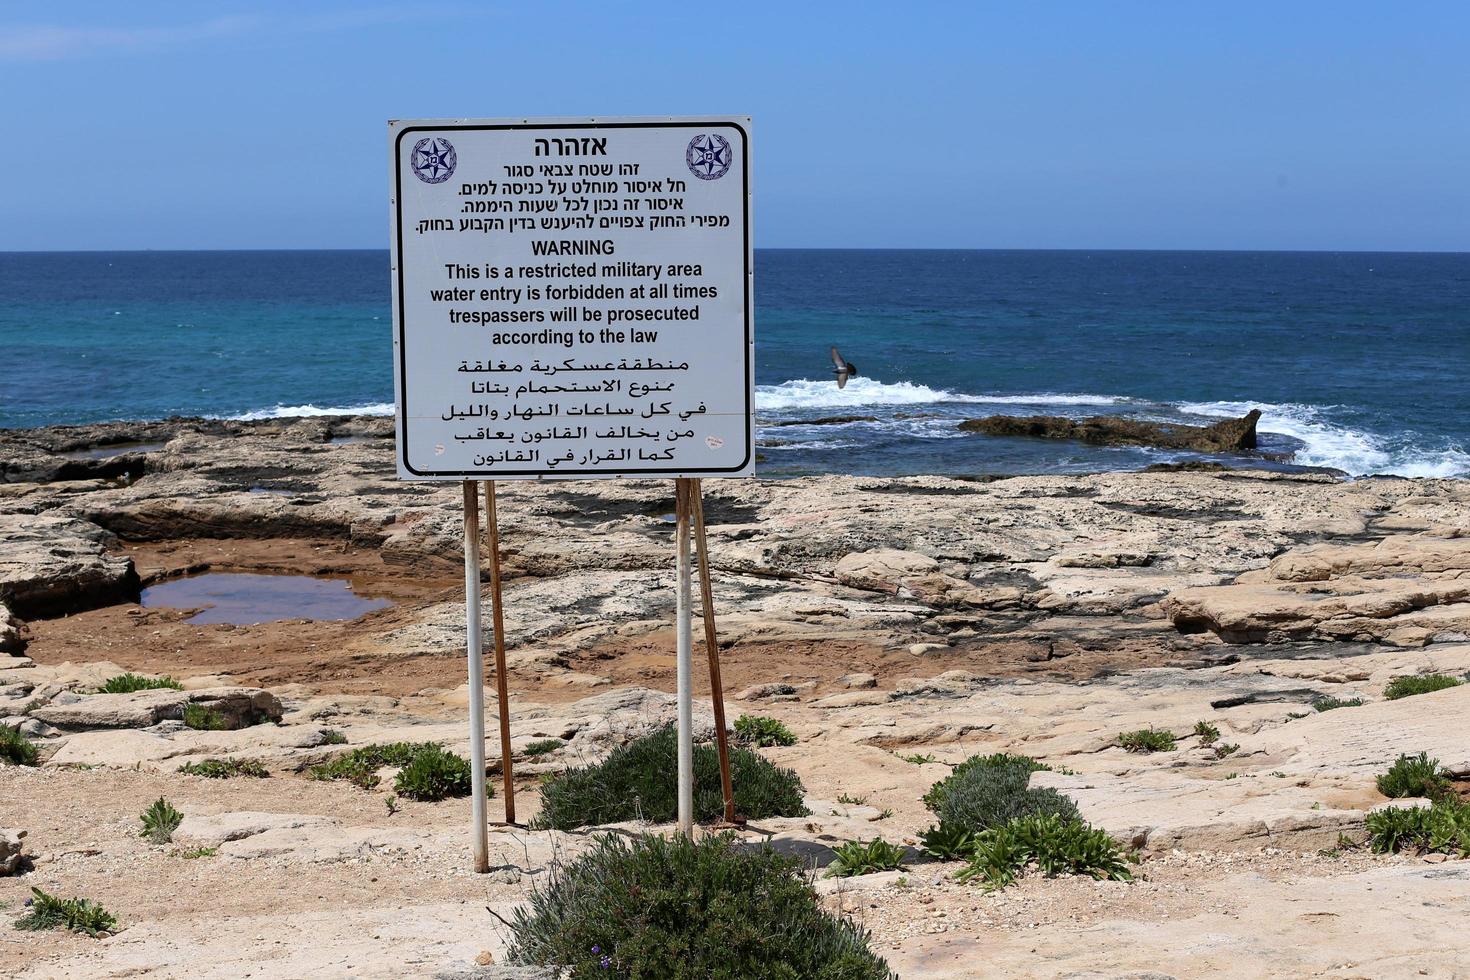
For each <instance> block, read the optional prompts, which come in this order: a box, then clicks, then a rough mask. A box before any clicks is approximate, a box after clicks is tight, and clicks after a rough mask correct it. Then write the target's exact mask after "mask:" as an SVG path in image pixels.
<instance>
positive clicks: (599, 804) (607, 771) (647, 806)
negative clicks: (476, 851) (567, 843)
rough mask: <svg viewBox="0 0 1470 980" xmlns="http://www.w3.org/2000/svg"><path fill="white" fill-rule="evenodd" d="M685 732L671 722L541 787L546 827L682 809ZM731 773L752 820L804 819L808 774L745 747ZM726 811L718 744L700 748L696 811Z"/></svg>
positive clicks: (661, 817)
mask: <svg viewBox="0 0 1470 980" xmlns="http://www.w3.org/2000/svg"><path fill="white" fill-rule="evenodd" d="M677 771H678V736H677V734H676V732H675V730H674V726H673V725H665V726H664V727H662V728H659V729H656V730H655V731H652V732H650V733H648V734H646V735H643V736H641V737H639V738H636V739H634V740H632V741H630V742H628V743H626V744H625V745H621V746H619V747H618V748H616V749H614V750H613V751H612V753H611V754H610V755H608V757H607V758H606V759H604V760H603V761H601V762H597V763H593V764H592V765H587V766H579V767H573V768H570V769H567V770H565V771H563V772H561V773H558V774H556V775H553V776H551V777H550V778H548V779H546V780H545V781H544V782H543V783H542V785H541V815H540V816H539V817H537V820H536V823H537V825H538V826H540V827H549V828H553V829H556V830H570V829H573V828H575V827H588V826H596V825H598V824H605V823H620V822H622V821H624V820H636V819H643V820H651V821H653V822H655V823H664V822H667V821H670V820H673V819H674V818H675V816H676V815H677V813H678V793H677V786H676V780H675V774H676V772H677ZM730 775H731V780H732V782H733V783H734V788H735V808H736V809H737V810H739V811H740V813H741V814H743V815H744V816H745V817H746V818H748V819H751V820H760V819H763V818H765V817H804V816H806V815H807V813H808V811H807V808H806V805H805V804H804V803H803V802H802V796H803V793H804V790H803V787H802V785H801V780H800V779H798V778H797V776H796V773H794V772H792V771H791V770H790V769H782V768H779V767H777V766H775V765H773V764H772V763H771V762H769V761H768V760H767V759H765V758H764V757H762V756H761V755H760V754H759V753H757V752H753V751H751V750H750V749H746V748H741V747H738V746H736V747H732V748H731V750H730ZM723 812H724V794H723V792H722V790H721V785H720V762H719V755H718V753H717V752H716V751H715V747H714V746H713V745H708V744H700V745H696V746H695V747H694V815H695V819H697V820H701V821H703V820H712V819H714V818H716V817H718V816H720V815H721V814H722V813H723Z"/></svg>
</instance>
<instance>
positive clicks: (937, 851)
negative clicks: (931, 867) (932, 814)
mask: <svg viewBox="0 0 1470 980" xmlns="http://www.w3.org/2000/svg"><path fill="white" fill-rule="evenodd" d="M919 841H920V843H922V844H923V845H924V853H925V854H927V855H929V856H930V857H932V858H933V859H934V860H936V861H954V860H958V859H960V858H967V857H969V856H970V853H971V852H972V851H974V849H975V835H974V834H973V833H971V832H970V831H968V830H966V829H965V828H963V827H954V826H945V825H943V824H940V825H937V826H933V827H930V828H929V829H928V830H925V831H923V832H921V833H920V834H919Z"/></svg>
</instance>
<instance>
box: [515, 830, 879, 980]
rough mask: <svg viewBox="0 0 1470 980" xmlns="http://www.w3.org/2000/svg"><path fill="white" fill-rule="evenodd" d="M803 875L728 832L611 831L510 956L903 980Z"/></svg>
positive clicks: (685, 977)
mask: <svg viewBox="0 0 1470 980" xmlns="http://www.w3.org/2000/svg"><path fill="white" fill-rule="evenodd" d="M799 869H800V864H799V862H798V861H797V860H796V859H794V858H787V857H783V856H781V855H780V854H778V853H777V852H776V851H775V850H774V849H772V848H770V847H769V846H756V847H745V846H741V845H740V844H738V843H737V842H735V841H734V840H733V839H732V838H730V837H729V836H727V835H720V836H713V837H706V838H704V839H702V840H699V841H691V840H690V839H688V838H686V837H684V836H683V835H675V836H674V837H673V838H670V839H665V838H662V837H640V838H637V839H635V840H633V841H632V842H628V841H625V840H623V839H621V838H617V837H614V836H612V835H610V834H609V835H604V836H601V837H599V838H598V840H597V842H596V844H595V845H594V846H593V848H592V849H591V850H590V851H588V852H587V853H585V854H583V855H581V856H580V857H578V858H577V859H576V860H574V861H572V862H571V863H569V864H565V865H558V866H554V867H553V868H552V870H551V873H550V875H549V876H548V880H547V881H546V883H545V884H544V885H540V886H538V887H537V888H536V889H535V891H534V892H533V893H532V895H531V898H530V901H529V902H528V903H527V904H526V905H524V906H522V907H521V908H519V909H517V911H516V912H515V913H514V915H513V921H512V922H511V928H512V931H513V937H512V943H511V947H510V951H509V957H508V958H509V961H510V962H512V963H520V964H534V965H543V966H563V967H571V969H572V973H573V975H574V976H577V977H616V978H632V977H638V978H654V977H657V978H665V980H706V978H711V977H718V978H721V980H733V978H739V977H762V978H773V980H807V978H811V980H895V978H894V974H893V973H892V972H891V971H890V970H889V969H888V965H887V964H886V963H885V962H884V961H883V960H882V959H881V958H880V957H879V956H878V955H877V954H875V953H874V952H873V951H872V950H871V949H870V948H869V945H868V943H869V938H868V934H867V932H866V931H865V930H863V929H862V928H860V927H859V926H857V925H855V924H853V923H852V922H851V921H850V920H848V919H846V918H839V917H837V916H835V915H833V914H832V913H830V912H828V911H827V910H826V909H825V908H823V906H822V903H821V901H820V900H819V899H818V897H817V895H816V892H815V891H814V890H813V888H812V886H811V882H810V880H809V879H808V878H807V877H806V876H804V875H803V874H802V873H801V872H800V870H799Z"/></svg>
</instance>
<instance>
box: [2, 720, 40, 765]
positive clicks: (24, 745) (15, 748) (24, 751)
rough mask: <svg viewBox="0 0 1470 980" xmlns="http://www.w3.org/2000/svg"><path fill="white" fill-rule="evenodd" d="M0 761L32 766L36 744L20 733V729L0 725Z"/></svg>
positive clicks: (7, 763)
mask: <svg viewBox="0 0 1470 980" xmlns="http://www.w3.org/2000/svg"><path fill="white" fill-rule="evenodd" d="M0 762H3V763H5V764H6V765H11V766H34V765H35V764H36V744H35V743H34V742H32V741H31V740H30V739H28V738H26V737H25V735H23V734H21V731H20V729H18V728H11V727H10V726H9V725H0Z"/></svg>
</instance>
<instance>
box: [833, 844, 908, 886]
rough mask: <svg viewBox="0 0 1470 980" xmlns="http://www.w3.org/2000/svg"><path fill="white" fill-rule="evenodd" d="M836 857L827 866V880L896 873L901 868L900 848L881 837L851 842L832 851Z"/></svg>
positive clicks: (902, 854)
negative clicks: (879, 872) (886, 872)
mask: <svg viewBox="0 0 1470 980" xmlns="http://www.w3.org/2000/svg"><path fill="white" fill-rule="evenodd" d="M833 853H834V854H836V857H835V858H833V860H832V863H831V864H829V865H828V866H827V877H828V878H851V877H854V876H856V875H870V874H873V873H875V872H878V871H897V870H899V869H900V868H901V867H902V866H903V859H904V854H905V853H906V852H905V851H904V849H903V848H902V847H899V846H898V845H897V844H890V843H888V842H887V841H886V840H884V839H883V838H881V837H874V838H873V839H872V840H870V841H867V842H863V841H860V840H851V841H848V842H847V843H846V844H843V845H842V846H841V847H837V848H834V849H833Z"/></svg>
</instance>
